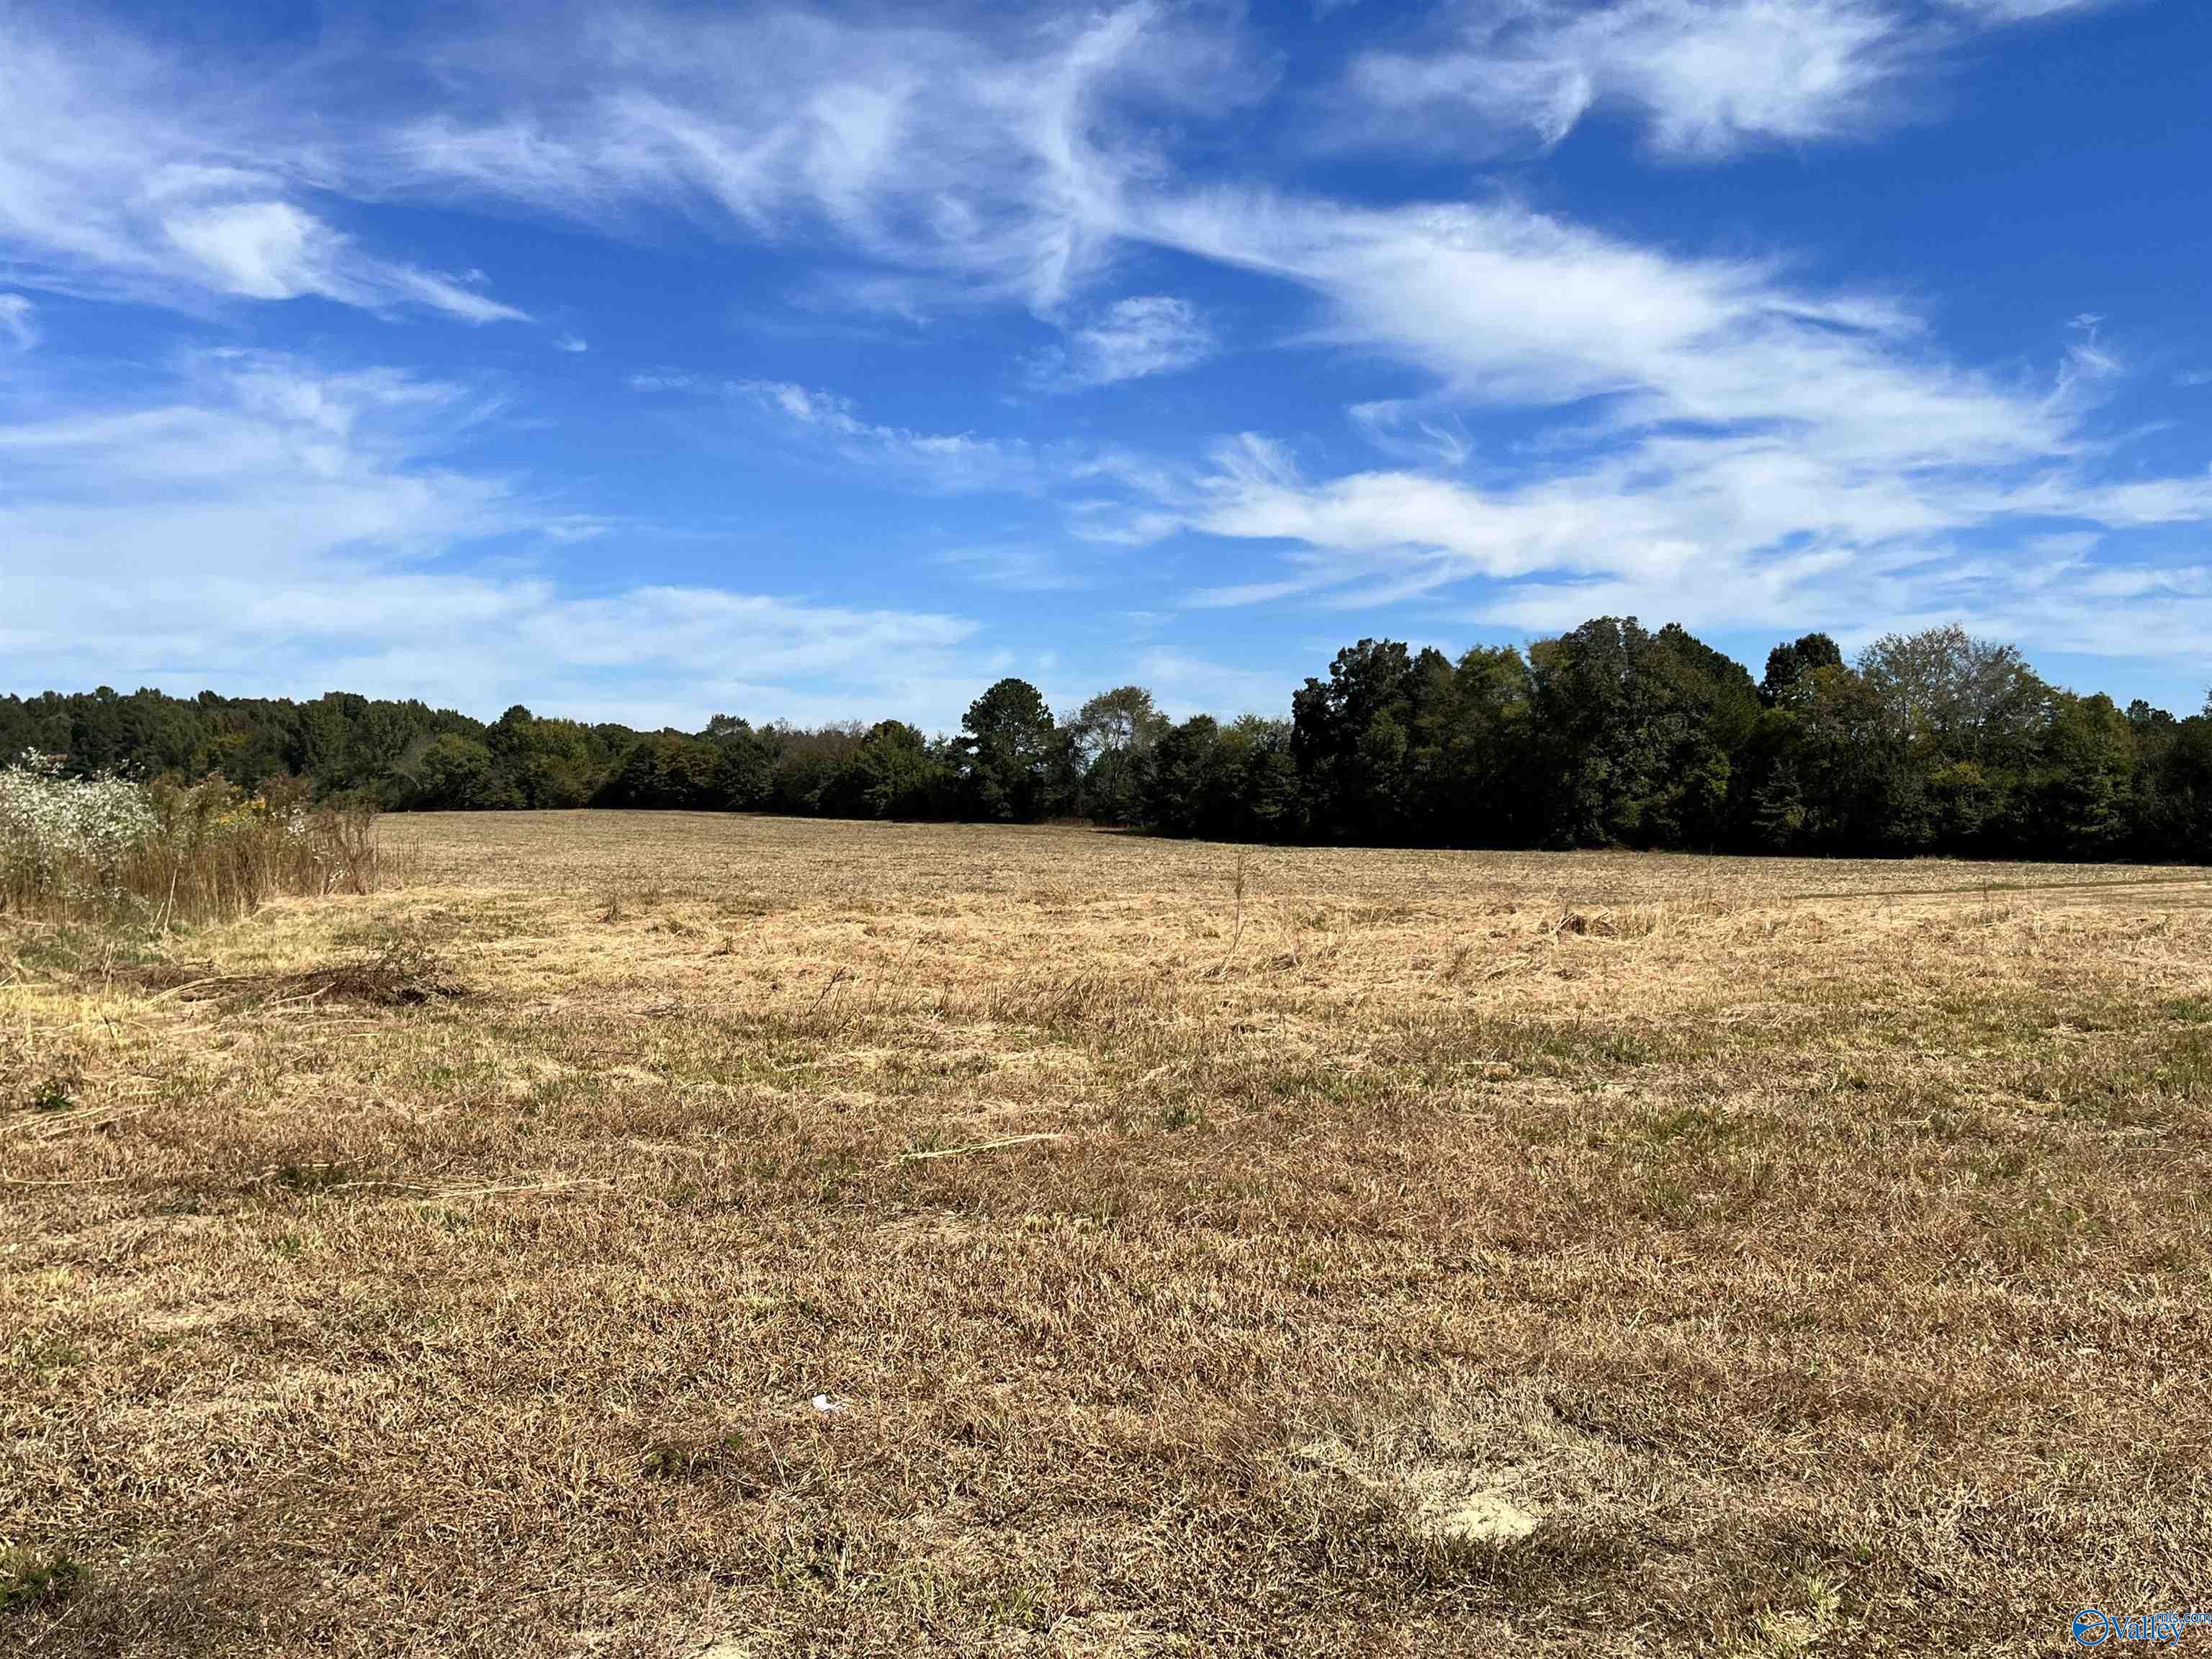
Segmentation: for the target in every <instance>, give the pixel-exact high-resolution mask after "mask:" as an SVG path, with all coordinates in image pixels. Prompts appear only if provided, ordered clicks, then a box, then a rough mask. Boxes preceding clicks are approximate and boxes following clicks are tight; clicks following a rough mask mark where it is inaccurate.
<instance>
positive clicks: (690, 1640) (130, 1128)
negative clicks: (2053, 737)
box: [0, 813, 2212, 1659]
mask: <svg viewBox="0 0 2212 1659" xmlns="http://www.w3.org/2000/svg"><path fill="white" fill-rule="evenodd" d="M400 834H401V835H402V836H404V837H406V838H408V839H409V840H410V842H412V849H411V852H410V857H411V859H412V860H413V861H414V866H415V877H414V879H412V880H411V881H410V884H409V885H408V887H407V889H406V890H404V891H384V892H377V893H370V894H362V895H338V896H332V897H331V898H329V899H327V900H325V901H322V902H302V901H298V900H289V899H287V900H279V901H277V902H272V903H270V904H268V905H267V906H265V907H264V908H262V909H261V910H260V911H258V913H257V914H254V915H251V916H247V917H243V918H240V919H238V920H234V921H230V922H228V923H225V924H223V925H221V926H217V927H211V928H209V929H207V930H204V931H203V932H201V933H197V934H196V935H194V936H192V937H191V938H190V939H185V940H180V941H178V942H177V943H175V944H174V945H172V946H171V947H170V949H169V951H167V953H166V954H163V955H161V956H159V957H156V958H155V960H154V961H153V962H151V963H144V964H141V965H139V966H137V967H135V968H125V969H77V970H73V971H69V972H58V971H49V972H45V973H43V974H40V975H19V976H18V977H17V978H16V979H15V981H12V982H10V983H8V984H6V985H4V986H0V1014H3V1015H4V1018H0V1076H4V1077H6V1078H9V1079H21V1081H20V1083H19V1084H11V1085H10V1086H9V1087H7V1088H5V1089H0V1182H4V1183H6V1184H4V1185H0V1207H4V1210H5V1234H4V1237H5V1243H4V1244H0V1333H7V1335H5V1336H0V1551H4V1552H10V1553H9V1554H8V1555H7V1556H6V1559H8V1560H9V1561H14V1562H18V1563H21V1564H26V1565H27V1566H28V1567H29V1568H30V1569H32V1570H33V1571H36V1570H39V1564H54V1563H62V1562H66V1563H68V1564H70V1565H69V1569H68V1571H67V1574H66V1575H65V1576H66V1577H68V1580H69V1582H68V1583H66V1584H64V1585H62V1586H61V1587H60V1588H59V1589H58V1590H57V1589H55V1588H54V1587H53V1585H52V1583H51V1582H50V1581H47V1580H41V1581H40V1583H39V1585H38V1587H37V1589H36V1590H35V1593H26V1594H24V1595H19V1596H15V1598H13V1599H12V1600H6V1605H4V1606H0V1648H9V1649H11V1650H12V1649H13V1648H15V1647H17V1646H21V1647H23V1648H27V1649H29V1650H32V1651H35V1652H36V1653H38V1654H40V1655H41V1656H47V1655H56V1656H69V1655H93V1654H101V1655H105V1654H111V1653H118V1652H146V1653H162V1654H169V1653H195V1654H208V1655H224V1654H238V1655H246V1654H253V1655H262V1654H294V1653H296V1654H301V1655H305V1654H308V1653H319V1652H323V1651H326V1650H340V1651H344V1652H349V1653H359V1654H372V1653H373V1654H424V1655H428V1654H445V1653H452V1652H455V1651H464V1650H465V1651H471V1652H477V1653H482V1654H484V1655H488V1656H489V1655H549V1656H550V1655H560V1656H578V1659H581V1656H593V1659H598V1656H620V1655H690V1656H696V1655H703V1654H714V1655H718V1656H722V1659H728V1656H732V1655H737V1654H744V1655H748V1656H756V1659H769V1656H776V1655H784V1654H799V1653H854V1654H860V1653H891V1652H896V1653H902V1654H904V1653H945V1654H994V1655H1007V1654H1035V1655H1040V1656H1042V1655H1076V1654H1088V1655H1113V1656H1122V1659H1130V1656H1140V1655H1171V1654H1198V1653H1212V1652H1216V1651H1239V1650H1243V1651H1252V1652H1267V1653H1277V1652H1291V1653H1312V1654H1325V1653H1343V1654H1359V1655H1366V1654H1373V1653H1399V1654H1407V1655H1412V1654H1422V1655H1427V1654H1431V1653H1449V1652H1467V1653H1476V1652H1483V1653H1487V1652H1492V1651H1498V1650H1509V1649H1510V1650H1530V1651H1536V1652H1557V1653H1560V1654H1569V1653H1572V1654H1586V1653H1596V1654H1616V1655H1632V1654H1633V1655H1673V1654H1679V1653H1712V1654H1727V1655H1784V1654H1826V1653H1911V1654H1918V1653H1925V1654H1931V1655H1932V1654H1942V1655H1953V1654H2014V1653H2020V1652H2025V1651H2036V1650H2052V1649H2054V1648H2058V1647H2061V1646H2063V1645H2064V1644H2065V1643H2066V1638H2065V1634H2064V1632H2065V1631H2066V1628H2067V1626H2068V1622H2069V1620H2070V1619H2071V1616H2072V1613H2073V1611H2074V1609H2075V1608H2076V1607H2081V1606H2084V1605H2096V1606H2100V1607H2104V1608H2105V1609H2106V1610H2107V1611H2108V1612H2121V1611H2143V1612H2155V1611H2161V1610H2166V1609H2168V1608H2172V1607H2184V1608H2185V1607H2189V1606H2191V1605H2192V1604H2201V1602H2202V1600H2203V1583H2202V1564H2203V1561H2204V1560H2205V1559H2212V1501H2208V1499H2209V1498H2212V1486H2208V1482H2212V1476H2208V1474H2207V1470H2208V1469H2212V1438H2209V1437H2212V1426H2208V1425H2212V1410H2209V1409H2208V1407H2212V1400H2208V1398H2207V1395H2208V1384H2207V1377H2206V1372H2205V1368H2204V1366H2203V1363H2202V1360H2201V1358H2200V1356H2201V1355H2202V1354H2203V1352H2208V1351H2212V1340H2208V1339H2212V1223H2208V1211H2207V1201H2208V1200H2207V1199H2206V1197H2205V1194H2206V1193H2207V1191H2208V1183H2207V1182H2206V1178H2205V1177H2206V1176H2207V1174H2208V1165H2212V1155H2208V1145H2207V1132H2208V1117H2207V1113H2208V1109H2212V1000H2208V995H2207V993H2206V989H2205V987H2206V983H2207V980H2208V976H2212V883H2208V882H2207V880H2206V878H2205V877H2204V875H2203V872H2193V871H2147V870H2123V869H2083V868H2081V867H2078V866H2076V867H2066V868H2057V867H2040V866H2002V867H1985V866H1962V865H1957V864H1949V863H1940V862H1930V863H1916V864H1910V865H1894V864H1868V865H1857V864H1846V863H1819V864H1811V863H1790V862H1757V863H1753V862H1731V861H1726V860H1705V859H1695V858H1687V857H1676V856H1659V857H1634V856H1629V855H1613V854H1595V855H1593V854H1559V855H1549V854H1510V855H1486V854H1441V853H1437V854H1431V853H1376V852H1348V851H1330V850H1304V849H1285V848H1264V849H1263V848H1254V849H1248V850H1245V851H1243V852H1238V851H1237V850H1234V849H1223V848H1218V847H1202V846H1194V845H1187V844H1169V843H1158V842H1143V841H1139V840H1136V839H1133V838H1130V837H1126V836H1105V835H1093V834H1088V833H1085V832H1082V831H1079V830H1074V829H1034V830H1021V829H992V828H987V827H985V828H978V827H973V826H969V827H912V826H897V825H875V824H825V823H805V822H800V821H793V820H776V819H749V818H732V817H685V816H682V815H653V816H630V815H622V814H611V813H592V814H588V815H586V814H575V815H560V814H546V815H533V816H528V817H525V816H520V815H516V816H506V817H477V818H471V817H438V818H435V819H425V820H415V821H412V822H410V823H408V824H406V825H404V826H403V827H402V828H401V830H400ZM348 975H352V976H353V977H351V978H348V977H347V976H348ZM343 984H350V985H356V986H368V987H386V988H385V989H384V990H381V991H380V990H375V989H371V990H369V991H368V992H365V993H363V994H341V991H340V988H339V987H340V986H341V985H343ZM409 987H414V988H417V989H422V988H423V987H450V988H453V989H460V988H464V987H465V989H466V990H467V992H468V993H469V994H468V995H467V996H466V997H465V998H461V997H456V996H452V995H448V994H444V993H443V991H442V990H440V991H435V992H434V991H431V990H428V989H424V990H423V994H422V995H420V996H411V995H410V994H406V993H407V990H408V988H409ZM9 1571H15V1569H13V1568H10V1569H9ZM4 1582H8V1581H4V1580H0V1583H4ZM25 1582H26V1583H28V1582H29V1580H28V1579H26V1580H25ZM0 1599H5V1597H4V1596H3V1595H0Z"/></svg>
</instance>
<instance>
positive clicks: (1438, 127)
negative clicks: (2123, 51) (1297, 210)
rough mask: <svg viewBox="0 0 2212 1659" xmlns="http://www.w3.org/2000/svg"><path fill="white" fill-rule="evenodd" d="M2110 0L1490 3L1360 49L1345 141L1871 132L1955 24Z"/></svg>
mask: <svg viewBox="0 0 2212 1659" xmlns="http://www.w3.org/2000/svg"><path fill="white" fill-rule="evenodd" d="M2104 3H2108V0H1936V3H1928V0H1605V3H1601V4H1595V5H1591V4H1584V3H1579V0H1505V3H1497V0H1483V3H1474V0H1468V3H1462V4H1459V5H1456V6H1451V7H1447V8H1444V9H1443V12H1442V14H1441V15H1442V17H1443V20H1444V21H1443V23H1442V25H1441V27H1439V29H1438V30H1437V33H1435V34H1434V35H1433V36H1432V37H1431V39H1430V40H1428V41H1426V42H1425V43H1424V44H1423V45H1421V46H1418V47H1415V48H1412V49H1400V50H1393V51H1375V52H1366V53H1364V54H1362V55H1360V56H1359V57H1358V58H1356V59H1355V60H1354V62H1353V64H1352V68H1351V71H1350V75H1349V77H1348V87H1349V92H1350V95H1351V101H1350V105H1349V106H1348V107H1340V109H1339V110H1338V111H1337V113H1336V118H1335V119H1334V122H1333V123H1332V126H1331V130H1332V131H1333V132H1334V135H1335V136H1336V137H1338V138H1339V139H1340V140H1345V139H1350V140H1360V139H1366V140H1382V141H1385V142H1389V143H1392V144H1394V145H1395V144H1402V143H1405V142H1407V131H1408V128H1407V123H1408V122H1409V120H1412V119H1415V118H1425V123H1424V125H1421V126H1420V127H1419V128H1417V129H1416V130H1417V131H1422V132H1425V134H1426V141H1427V142H1428V143H1430V144H1431V145H1432V146H1433V147H1437V148H1443V149H1484V148H1493V147H1498V146H1501V145H1504V144H1508V143H1519V142H1527V141H1528V140H1532V139H1533V140H1534V142H1536V143H1540V144H1542V145H1546V146H1549V145H1552V144H1556V143H1559V142H1560V140H1562V139H1563V138H1565V137H1566V135H1567V134H1568V133H1569V132H1571V131H1573V129H1574V128H1575V127H1576V126H1577V125H1578V124H1579V123H1580V122H1581V120H1582V119H1583V117H1584V116H1585V115H1586V114H1588V113H1589V112H1590V111H1591V110H1593V109H1595V108H1600V107H1612V108H1615V109H1619V110H1621V111H1624V112H1629V113H1631V114H1632V115H1633V116H1634V117H1635V118H1638V120H1639V121H1640V122H1641V123H1642V124H1643V125H1644V131H1645V134H1646V139H1647V142H1648V143H1649V145H1650V148H1651V149H1653V150H1655V151H1656V152H1658V153H1659V154H1661V155H1668V156H1671V157H1675V158H1680V159H1687V160H1712V159H1715V158H1717V157H1720V156H1724V155H1729V154H1731V153H1733V152H1735V151H1736V150H1739V149H1745V148H1747V147H1749V146H1753V145H1758V144H1802V143H1814V142H1820V141H1828V140H1836V139H1852V138H1863V137H1868V136H1870V135H1871V134H1873V133H1875V132H1877V131H1881V130H1882V129H1884V128H1887V127H1888V126H1891V125H1894V124H1895V123H1896V122H1897V121H1899V119H1902V118H1905V117H1906V116H1908V115H1910V114H1911V113H1912V112H1914V111H1915V110H1916V109H1917V108H1918V107H1920V106H1922V105H1923V103H1924V100H1925V95H1926V93H1927V90H1928V85H1929V82H1931V81H1932V80H1933V78H1934V77H1935V76H1936V75H1938V74H1939V73H1940V72H1941V71H1942V67H1943V63H1944V58H1945V55H1946V54H1947V53H1948V52H1950V51H1951V50H1952V49H1953V48H1954V46H1956V45H1957V44H1958V43H1959V40H1960V37H1961V33H1962V32H1963V31H1965V30H1966V29H1969V28H1971V27H1974V26H1981V27H1995V26H1998V25H2002V24H2006V23H2013V22H2020V21H2027V20H2028V19H2032V18H2037V17H2046V16H2054V15H2058V14H2060V13H2062V12H2070V11H2083V10H2087V9H2091V8H2092V7H2093V6H2096V5H2100V4H2104Z"/></svg>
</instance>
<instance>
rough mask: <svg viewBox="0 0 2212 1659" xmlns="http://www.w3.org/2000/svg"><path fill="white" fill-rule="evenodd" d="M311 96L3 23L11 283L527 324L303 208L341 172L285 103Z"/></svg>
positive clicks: (89, 35)
mask: <svg viewBox="0 0 2212 1659" xmlns="http://www.w3.org/2000/svg"><path fill="white" fill-rule="evenodd" d="M301 90H302V89H301V88H299V87H297V86H287V85H284V84H281V83H270V82H266V81H264V80H261V79H259V78H257V77H256V76H251V75H249V74H248V73H247V72H246V71H245V70H240V69H233V68H230V67H228V66H225V65H223V64H219V63H216V62H215V61H212V60H210V59H208V58H196V59H194V60H192V61H191V62H189V63H188V62H186V61H185V60H183V59H181V58H178V57H176V56H174V55H172V54H169V53H166V52H161V51H158V50H156V49H155V48H154V47H152V46H149V45H148V44H146V43H145V42H144V41H143V40H138V39H137V38H134V37H132V36H130V35H127V34H125V33H121V32H119V31H116V30H112V29H104V28H102V27H100V26H99V25H98V24H97V23H95V22H94V21H89V20H87V21H82V22H81V23H80V24H79V26H78V27H76V29H74V30H72V31H70V32H69V33H66V34H65V33H63V32H62V31H60V30H58V29H57V28H55V27H51V26H47V25H42V24H41V22H40V20H39V19H37V18H36V17H35V16H34V15H33V14H32V13H30V12H27V11H24V10H20V9H8V10H5V11H0V108H3V109H5V110H6V111H7V112H8V117H7V120H6V121H5V123H4V124H0V273H4V274H5V275H6V276H8V278H9V280H10V281H13V282H15V283H18V284H20V285H22V286H26V287H32V288H45V289H54V290H57V291H60V292H64V293H70V294H76V295H86V296H88V297H93V298H123V299H130V300H137V301H151V302H154V303H157V304H165V305H204V304H205V303H207V302H208V301H210V300H213V299H217V298H239V299H251V300H264V301H270V300H294V299H300V298H302V297H306V296H308V295H317V296H319V297H321V298H324V299H328V300H334V301H338V302H340V303H341V304H344V305H350V306H359V307H366V308H369V309H386V308H390V307H403V306H417V307H427V308H428V309H430V310H433V311H438V312H442V313H446V314H447V315H450V316H453V317H457V318H459V319H462V320H464V321H467V322H476V323H484V322H500V321H512V320H518V319H521V318H522V316H523V313H521V312H520V311H519V310H517V309H516V308H514V307H512V306H509V305H506V304H503V303H501V302H500V301H495V300H494V299H492V298H491V297H489V295H487V294H485V293H484V292H483V286H482V281H481V278H480V277H479V276H477V275H476V274H474V273H471V274H469V275H466V276H455V275H452V274H449V273H443V272H439V271H435V270H424V269H422V268H421V267H418V266H416V265H414V264H408V263H406V262H405V261H404V260H398V259H392V258H386V257H383V256H380V255H378V254H376V253H374V252H370V251H368V249H366V248H364V247H363V246H362V245H361V244H360V243H359V242H358V241H357V240H355V239H354V238H353V237H350V236H349V235H347V234H345V233H344V232H343V231H341V230H340V229H338V228H336V227H334V226H332V225H331V223H329V222H327V220H326V219H325V216H323V215H322V214H320V213H319V212H318V211H317V210H315V209H314V208H313V207H311V206H309V205H307V204H308V203H309V201H310V200H311V199H312V198H313V197H315V196H317V195H318V194H319V193H321V192H324V191H326V190H327V189H329V188H330V187H331V186H333V185H337V184H338V183H339V182H340V180H341V178H342V174H343V168H342V167H341V165H340V161H339V157H338V155H337V150H336V149H334V147H333V146H332V144H331V143H329V142H328V141H327V140H326V139H325V138H324V137H322V136H321V135H320V134H319V132H318V131H317V130H316V129H315V127H314V126H313V125H312V124H310V123H309V122H308V121H307V119H305V118H304V117H303V116H302V115H301V112H299V111H298V110H297V109H296V108H295V107H294V106H292V105H291V104H290V103H289V102H288V98H289V97H292V96H296V95H297V94H300V93H301Z"/></svg>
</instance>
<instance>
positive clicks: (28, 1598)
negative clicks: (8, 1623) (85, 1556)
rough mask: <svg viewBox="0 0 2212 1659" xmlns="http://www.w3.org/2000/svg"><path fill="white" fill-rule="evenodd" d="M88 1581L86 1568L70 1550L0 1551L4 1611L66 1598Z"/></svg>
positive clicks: (0, 1591)
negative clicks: (85, 1576) (85, 1574)
mask: <svg viewBox="0 0 2212 1659" xmlns="http://www.w3.org/2000/svg"><path fill="white" fill-rule="evenodd" d="M83 1582H84V1568H83V1567H82V1565H80V1564H79V1563H78V1561H77V1559H76V1557H75V1556H73V1555H71V1554H70V1553H69V1552H68V1551H67V1550H47V1551H38V1550H27V1549H11V1550H6V1551H0V1614H6V1613H14V1612H15V1611H16V1610H18V1609H19V1608H23V1607H42V1606H52V1605H53V1604H54V1603H56V1602H60V1601H67V1600H68V1599H69V1598H70V1596H71V1595H75V1594H76V1589H77V1587H78V1586H79V1585H80V1584H82V1583H83Z"/></svg>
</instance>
